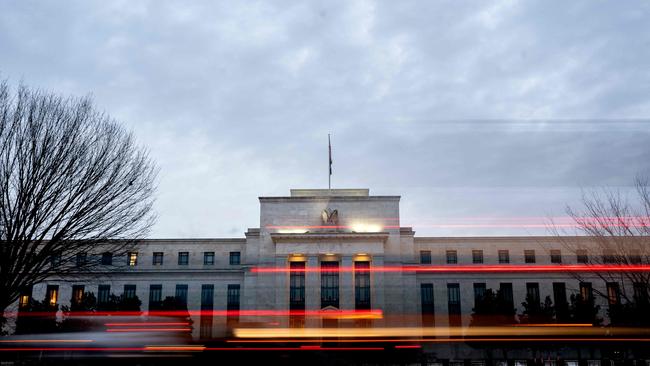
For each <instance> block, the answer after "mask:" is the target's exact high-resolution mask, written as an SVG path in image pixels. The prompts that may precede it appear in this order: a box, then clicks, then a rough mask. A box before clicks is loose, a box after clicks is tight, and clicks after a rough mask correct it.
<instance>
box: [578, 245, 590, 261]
mask: <svg viewBox="0 0 650 366" xmlns="http://www.w3.org/2000/svg"><path fill="white" fill-rule="evenodd" d="M576 262H578V263H581V264H587V263H588V262H589V255H588V254H587V250H586V249H578V250H576Z"/></svg>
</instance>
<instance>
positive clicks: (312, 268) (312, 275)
mask: <svg viewBox="0 0 650 366" xmlns="http://www.w3.org/2000/svg"><path fill="white" fill-rule="evenodd" d="M318 266H319V263H318V255H309V256H308V257H307V263H305V271H306V273H305V310H308V311H315V310H319V309H320V272H319V271H318ZM319 326H320V319H318V318H315V317H307V319H306V321H305V327H319Z"/></svg>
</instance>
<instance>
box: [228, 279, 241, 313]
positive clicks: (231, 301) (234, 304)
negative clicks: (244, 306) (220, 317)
mask: <svg viewBox="0 0 650 366" xmlns="http://www.w3.org/2000/svg"><path fill="white" fill-rule="evenodd" d="M227 307H228V311H236V310H239V285H228V302H227Z"/></svg>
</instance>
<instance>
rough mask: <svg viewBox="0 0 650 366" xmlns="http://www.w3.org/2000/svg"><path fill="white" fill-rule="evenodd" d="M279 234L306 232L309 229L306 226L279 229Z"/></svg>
mask: <svg viewBox="0 0 650 366" xmlns="http://www.w3.org/2000/svg"><path fill="white" fill-rule="evenodd" d="M277 232H278V234H304V233H306V232H307V229H304V228H294V229H278V231H277Z"/></svg>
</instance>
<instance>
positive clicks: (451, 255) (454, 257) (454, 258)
mask: <svg viewBox="0 0 650 366" xmlns="http://www.w3.org/2000/svg"><path fill="white" fill-rule="evenodd" d="M457 263H458V252H456V251H455V250H448V251H447V264H457Z"/></svg>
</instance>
